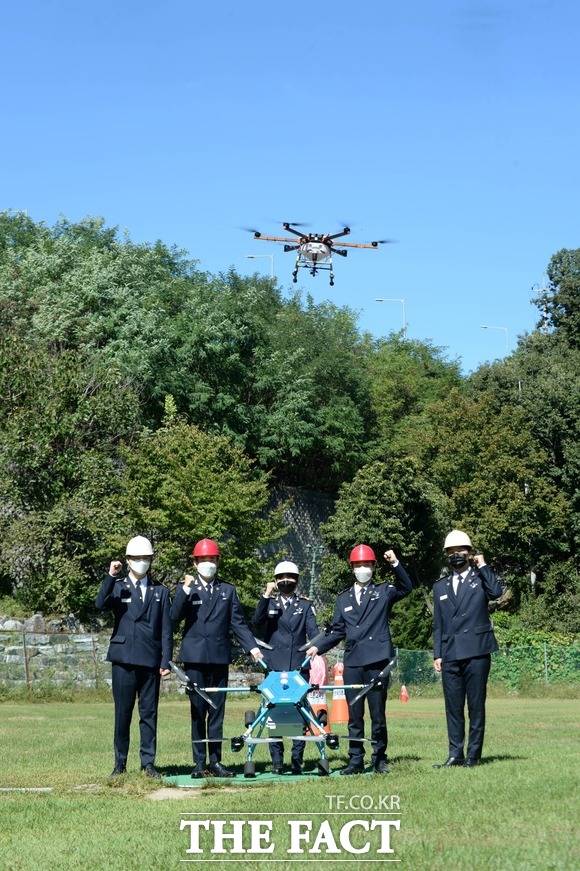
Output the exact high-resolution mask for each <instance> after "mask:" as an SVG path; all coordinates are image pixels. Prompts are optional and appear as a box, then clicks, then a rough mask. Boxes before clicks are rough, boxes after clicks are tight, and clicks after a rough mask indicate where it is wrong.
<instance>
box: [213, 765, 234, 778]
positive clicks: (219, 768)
mask: <svg viewBox="0 0 580 871" xmlns="http://www.w3.org/2000/svg"><path fill="white" fill-rule="evenodd" d="M207 770H208V773H209V774H211V775H213V777H235V774H234V772H233V771H230V769H229V768H226V767H225V766H224V765H222V764H221V762H210V764H209V766H208V769H207Z"/></svg>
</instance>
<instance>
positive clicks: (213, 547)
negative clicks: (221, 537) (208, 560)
mask: <svg viewBox="0 0 580 871" xmlns="http://www.w3.org/2000/svg"><path fill="white" fill-rule="evenodd" d="M191 555H192V556H193V557H196V558H197V557H200V556H219V555H220V549H219V547H218V543H217V541H214V540H213V538H202V539H201V541H198V542H197V544H196V545H195V547H194V548H193V550H192V551H191Z"/></svg>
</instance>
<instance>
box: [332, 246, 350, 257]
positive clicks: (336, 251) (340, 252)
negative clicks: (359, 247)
mask: <svg viewBox="0 0 580 871" xmlns="http://www.w3.org/2000/svg"><path fill="white" fill-rule="evenodd" d="M332 253H333V254H340V256H341V257H346V255H347V254H348V251H342V250H341V249H340V248H333V249H332Z"/></svg>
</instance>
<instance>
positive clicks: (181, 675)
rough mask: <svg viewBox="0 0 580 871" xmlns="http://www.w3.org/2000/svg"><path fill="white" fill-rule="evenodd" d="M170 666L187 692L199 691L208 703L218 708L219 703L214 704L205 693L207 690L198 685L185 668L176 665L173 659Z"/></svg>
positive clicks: (199, 694) (215, 708)
mask: <svg viewBox="0 0 580 871" xmlns="http://www.w3.org/2000/svg"><path fill="white" fill-rule="evenodd" d="M169 668H170V669H171V671H172V672H173V674H174V675H175V677H176V678H177V680H178V681H179V683H180V684H181V685H182V686H183V687H185V691H186V692H188V693H190V694H191V693H197V694H198V696H201V698H202V699H203V700H204V702H207V703H208V705H210V707H212V708H214V710H217V705H215V704H214V702H213V701H212V700H211V699H210V697H209V696H208V695H207V694H206V693H205V691H204V690H203V689H202V688H201V687H198V685H197V684H196V683H194V682H193V681H192V680H190V679H189V677H188V676H187V674H186V673H185V672H184V671H183V669H181V668H179V666H178V665H176V664H175V663H174V662H172V661H171V660H169Z"/></svg>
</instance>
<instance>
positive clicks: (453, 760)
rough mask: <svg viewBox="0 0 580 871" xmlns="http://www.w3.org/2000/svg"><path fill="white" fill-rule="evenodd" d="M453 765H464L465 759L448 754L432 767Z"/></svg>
mask: <svg viewBox="0 0 580 871" xmlns="http://www.w3.org/2000/svg"><path fill="white" fill-rule="evenodd" d="M454 765H461V766H463V765H465V759H463V757H461V758H460V757H459V756H449V757H448V758H447V759H446V760H445V762H443V763H442V764H441V765H434V766H433V768H452V767H453V766H454Z"/></svg>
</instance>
